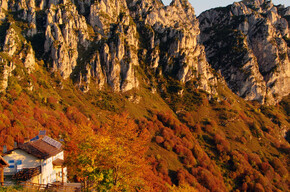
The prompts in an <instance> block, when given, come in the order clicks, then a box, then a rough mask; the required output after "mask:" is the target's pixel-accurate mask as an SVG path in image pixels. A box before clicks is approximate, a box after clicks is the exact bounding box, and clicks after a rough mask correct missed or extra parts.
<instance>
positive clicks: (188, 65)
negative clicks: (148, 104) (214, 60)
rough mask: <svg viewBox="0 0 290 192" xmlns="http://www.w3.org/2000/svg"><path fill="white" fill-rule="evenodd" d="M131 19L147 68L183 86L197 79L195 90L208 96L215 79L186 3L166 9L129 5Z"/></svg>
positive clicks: (177, 0) (142, 3)
mask: <svg viewBox="0 0 290 192" xmlns="http://www.w3.org/2000/svg"><path fill="white" fill-rule="evenodd" d="M129 8H130V10H131V12H133V13H132V15H134V16H135V19H136V20H139V23H138V24H139V31H140V33H141V35H142V36H143V38H144V39H143V41H145V42H144V43H143V44H144V45H143V47H142V48H143V49H145V50H146V58H147V59H146V60H147V61H150V63H148V65H150V66H151V68H153V69H154V70H155V71H156V73H158V74H159V75H164V76H168V75H169V76H171V77H173V78H176V79H178V80H179V81H181V82H183V83H185V82H188V81H190V80H193V79H195V78H197V77H198V78H199V79H200V80H199V82H200V85H199V88H202V89H204V90H206V91H208V92H214V90H211V88H210V87H211V86H210V85H214V84H215V82H216V78H215V77H214V76H213V75H212V73H211V71H210V67H209V64H208V63H207V62H206V58H205V52H204V47H203V46H202V45H201V44H200V43H199V42H198V35H199V33H200V30H199V23H198V20H197V19H196V17H195V13H194V10H193V8H192V6H191V5H190V4H189V2H188V1H180V0H175V1H173V2H172V3H171V4H170V5H169V6H166V7H165V6H162V4H161V3H160V2H159V1H151V2H150V1H132V3H131V4H130V5H129Z"/></svg>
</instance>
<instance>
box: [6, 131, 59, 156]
mask: <svg viewBox="0 0 290 192" xmlns="http://www.w3.org/2000/svg"><path fill="white" fill-rule="evenodd" d="M44 138H46V139H47V138H49V139H50V140H53V141H55V140H54V139H52V138H50V137H47V136H46V137H44ZM44 138H42V139H39V140H33V141H30V142H27V143H24V144H19V145H18V148H16V149H21V150H23V151H25V152H27V153H28V154H31V155H33V156H34V157H37V158H39V159H47V158H49V157H52V156H55V155H56V154H58V153H60V152H62V151H63V150H62V147H61V146H59V147H56V146H53V145H52V144H49V143H48V142H47V141H46V140H45V139H44ZM55 142H57V141H55ZM14 150H15V149H14ZM12 151H13V150H12ZM8 153H9V152H8ZM10 153H11V151H10Z"/></svg>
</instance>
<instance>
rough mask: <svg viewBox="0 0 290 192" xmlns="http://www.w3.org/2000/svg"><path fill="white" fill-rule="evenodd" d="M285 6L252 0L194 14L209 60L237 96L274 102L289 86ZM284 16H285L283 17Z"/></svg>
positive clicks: (289, 67)
mask: <svg viewBox="0 0 290 192" xmlns="http://www.w3.org/2000/svg"><path fill="white" fill-rule="evenodd" d="M287 15H289V7H288V8H284V7H283V6H274V5H273V4H272V3H271V1H264V0H255V1H242V2H239V3H234V4H232V5H229V6H228V7H224V8H216V9H212V10H209V11H206V12H204V13H202V14H201V15H200V16H199V18H198V19H199V21H200V29H201V35H200V39H201V41H202V43H203V44H204V46H205V48H206V49H205V50H206V55H207V59H208V61H209V63H210V64H211V65H212V66H213V68H215V69H216V70H220V71H221V73H222V75H223V76H224V77H225V80H226V81H227V83H228V85H229V87H230V88H231V89H232V90H233V91H234V92H235V93H237V94H238V95H239V96H241V97H243V98H245V99H247V100H257V101H259V102H260V103H268V104H275V103H276V102H279V101H280V100H281V99H282V97H283V96H286V95H288V94H289V92H290V61H289V56H290V54H289V53H290V52H289V46H290V41H289V37H290V34H289V17H287ZM287 18H288V21H287Z"/></svg>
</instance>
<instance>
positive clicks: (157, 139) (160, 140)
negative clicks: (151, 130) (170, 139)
mask: <svg viewBox="0 0 290 192" xmlns="http://www.w3.org/2000/svg"><path fill="white" fill-rule="evenodd" d="M155 141H156V143H158V144H161V143H163V142H164V138H163V137H161V136H156V137H155Z"/></svg>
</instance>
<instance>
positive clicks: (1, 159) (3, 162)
mask: <svg viewBox="0 0 290 192" xmlns="http://www.w3.org/2000/svg"><path fill="white" fill-rule="evenodd" d="M0 164H1V165H2V167H8V166H9V164H8V163H7V162H6V161H5V159H3V157H2V156H1V155H0Z"/></svg>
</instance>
